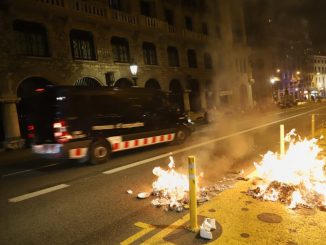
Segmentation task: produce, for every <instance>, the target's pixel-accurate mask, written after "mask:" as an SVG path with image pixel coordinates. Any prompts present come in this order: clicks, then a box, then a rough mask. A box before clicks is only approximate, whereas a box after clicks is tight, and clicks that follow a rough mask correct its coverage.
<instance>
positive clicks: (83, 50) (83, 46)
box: [70, 30, 96, 60]
mask: <svg viewBox="0 0 326 245" xmlns="http://www.w3.org/2000/svg"><path fill="white" fill-rule="evenodd" d="M70 44H71V50H72V57H73V58H74V59H78V60H96V57H95V48H94V42H93V35H92V33H90V32H87V31H82V30H71V31H70Z"/></svg>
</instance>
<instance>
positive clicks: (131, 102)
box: [25, 86, 194, 164]
mask: <svg viewBox="0 0 326 245" xmlns="http://www.w3.org/2000/svg"><path fill="white" fill-rule="evenodd" d="M25 103H26V104H27V108H29V109H28V111H29V112H28V115H27V130H28V136H29V138H30V140H31V142H32V143H31V148H32V151H33V152H34V153H36V154H42V155H47V156H50V157H59V158H66V159H77V160H79V161H80V162H86V161H88V162H90V163H92V164H98V163H102V162H106V161H107V160H108V159H109V157H110V156H111V154H112V153H114V152H118V151H124V150H129V149H135V148H138V147H145V146H150V145H155V144H160V143H165V142H173V143H179V144H180V143H183V142H184V141H185V140H186V138H187V137H188V136H189V135H190V134H191V132H192V131H193V130H194V125H193V123H192V122H191V120H190V119H188V117H187V116H186V115H185V114H184V113H182V112H181V111H180V110H179V109H178V108H177V107H175V106H172V105H171V104H170V102H169V99H168V96H167V95H166V94H165V93H164V92H162V91H160V90H154V89H147V88H140V87H131V88H123V89H119V88H110V87H101V88H89V87H76V86H52V87H47V88H45V89H44V90H39V92H37V94H36V95H34V96H32V97H31V98H29V99H28V100H27V101H26V102H25Z"/></svg>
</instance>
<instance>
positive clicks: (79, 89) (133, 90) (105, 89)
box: [45, 85, 164, 94]
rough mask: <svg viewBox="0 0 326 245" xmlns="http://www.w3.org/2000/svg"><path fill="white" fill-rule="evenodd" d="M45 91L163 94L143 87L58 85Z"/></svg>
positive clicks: (160, 91)
mask: <svg viewBox="0 0 326 245" xmlns="http://www.w3.org/2000/svg"><path fill="white" fill-rule="evenodd" d="M46 90H54V91H66V92H69V93H71V92H72V93H74V92H77V93H83V92H85V93H87V94H93V93H101V92H108V91H123V92H127V93H128V92H129V93H146V94H147V93H164V92H163V91H162V90H159V89H152V88H143V87H136V86H135V87H130V88H118V87H107V86H101V87H95V88H92V87H86V86H69V85H60V86H49V87H47V88H46V89H45V91H46Z"/></svg>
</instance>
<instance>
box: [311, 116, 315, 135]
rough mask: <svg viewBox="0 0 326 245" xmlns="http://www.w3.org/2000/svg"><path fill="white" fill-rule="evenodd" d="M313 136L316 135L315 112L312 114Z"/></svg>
mask: <svg viewBox="0 0 326 245" xmlns="http://www.w3.org/2000/svg"><path fill="white" fill-rule="evenodd" d="M311 137H312V138H314V137H315V114H312V115H311Z"/></svg>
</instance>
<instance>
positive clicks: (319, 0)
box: [245, 0, 326, 54]
mask: <svg viewBox="0 0 326 245" xmlns="http://www.w3.org/2000/svg"><path fill="white" fill-rule="evenodd" d="M245 4H246V8H245V9H246V25H247V34H248V39H249V43H250V42H254V41H256V43H259V42H263V40H265V41H267V40H268V39H269V37H270V36H271V35H274V33H275V32H277V33H276V34H277V35H278V36H284V37H286V38H287V39H291V38H292V39H295V40H297V39H300V38H302V39H304V37H303V36H304V35H303V32H304V30H303V29H305V28H303V26H305V27H306V31H307V33H308V35H309V39H310V41H311V42H312V46H313V48H314V52H315V53H318V51H321V52H322V53H323V54H326V30H325V29H326V1H325V0H245ZM271 23H273V25H274V29H273V30H270V29H269V25H270V24H271ZM303 23H304V24H303Z"/></svg>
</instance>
